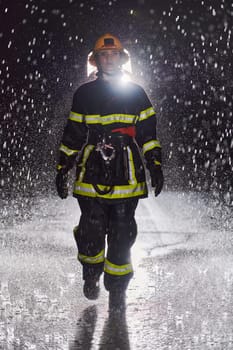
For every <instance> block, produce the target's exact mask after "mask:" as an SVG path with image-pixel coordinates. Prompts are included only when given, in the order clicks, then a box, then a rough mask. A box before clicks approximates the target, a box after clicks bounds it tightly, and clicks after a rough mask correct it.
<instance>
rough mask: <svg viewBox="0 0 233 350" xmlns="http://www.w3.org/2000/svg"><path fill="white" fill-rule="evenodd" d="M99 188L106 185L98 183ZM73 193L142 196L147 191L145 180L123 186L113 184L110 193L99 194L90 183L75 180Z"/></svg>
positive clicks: (95, 195)
mask: <svg viewBox="0 0 233 350" xmlns="http://www.w3.org/2000/svg"><path fill="white" fill-rule="evenodd" d="M98 187H99V188H100V189H101V190H105V189H106V186H103V185H98ZM73 192H74V194H78V195H83V196H87V197H101V198H109V199H114V198H131V197H137V196H142V195H144V194H146V193H147V187H146V183H145V182H141V183H137V184H130V185H125V186H114V187H113V190H112V191H111V192H110V193H107V194H105V195H100V194H99V193H97V192H96V191H95V189H94V188H93V186H92V185H91V184H88V183H85V182H79V181H76V182H75V185H74V191H73Z"/></svg>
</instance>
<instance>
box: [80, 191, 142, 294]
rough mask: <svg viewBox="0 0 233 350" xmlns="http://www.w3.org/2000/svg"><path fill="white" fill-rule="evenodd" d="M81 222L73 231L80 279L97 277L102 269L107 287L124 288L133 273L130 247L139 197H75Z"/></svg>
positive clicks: (132, 241)
mask: <svg viewBox="0 0 233 350" xmlns="http://www.w3.org/2000/svg"><path fill="white" fill-rule="evenodd" d="M78 203H79V206H80V209H81V217H80V222H79V225H78V226H77V228H76V229H75V230H74V237H75V240H76V244H77V247H78V260H79V261H80V262H81V264H82V266H83V279H84V280H86V279H89V278H90V279H92V278H93V279H95V278H96V279H98V278H99V277H100V275H101V274H102V273H103V272H104V286H105V288H106V290H108V291H111V290H116V289H119V290H125V289H126V288H127V286H128V283H129V280H130V279H131V278H132V276H133V268H132V263H131V256H130V255H131V254H130V248H131V247H132V245H133V243H134V242H135V239H136V236H137V225H136V221H135V218H134V216H135V210H136V207H137V204H138V199H135V198H132V199H127V200H124V201H121V202H118V201H116V202H114V203H110V201H108V200H104V199H100V198H86V197H81V196H80V197H78Z"/></svg>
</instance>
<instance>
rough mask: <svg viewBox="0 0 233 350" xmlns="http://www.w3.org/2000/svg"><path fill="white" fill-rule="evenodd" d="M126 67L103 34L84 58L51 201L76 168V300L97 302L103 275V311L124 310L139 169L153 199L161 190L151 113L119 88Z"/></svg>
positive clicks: (128, 88) (139, 92) (145, 102)
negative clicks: (88, 75) (79, 282)
mask: <svg viewBox="0 0 233 350" xmlns="http://www.w3.org/2000/svg"><path fill="white" fill-rule="evenodd" d="M128 59H129V56H128V53H127V52H126V50H125V49H124V48H123V46H122V44H121V42H120V41H119V40H118V38H116V37H115V36H113V35H111V34H105V35H103V36H101V37H100V38H99V39H98V40H97V42H96V44H95V47H94V50H93V51H92V53H91V54H90V55H89V62H90V64H91V65H93V66H95V67H96V68H97V79H96V80H93V81H91V82H88V83H86V84H84V85H82V86H80V87H79V88H78V89H77V91H76V92H75V94H74V97H73V104H72V108H71V112H70V115H69V118H68V121H67V124H66V126H65V129H64V133H63V137H62V141H61V146H60V148H59V150H60V159H59V164H58V166H57V176H56V186H57V192H58V195H59V196H60V197H61V198H66V197H67V195H68V189H67V176H68V172H69V170H70V169H71V168H72V167H73V165H74V164H75V163H76V180H75V184H74V191H73V195H74V197H76V198H77V200H78V203H79V206H80V210H81V217H80V222H79V225H78V226H77V227H76V229H75V230H74V236H75V240H76V243H77V247H78V260H79V261H80V263H81V264H82V266H83V280H84V286H83V292H84V295H85V296H86V297H87V298H88V299H97V298H98V295H99V278H100V275H101V274H102V273H103V272H104V286H105V288H106V290H107V291H109V307H110V308H114V307H115V308H118V307H122V308H124V307H125V291H126V289H127V286H128V283H129V280H130V279H131V277H132V275H133V267H132V263H131V258H130V249H131V247H132V245H133V243H134V241H135V238H136V235H137V226H136V222H135V218H134V216H135V209H136V207H137V204H138V200H139V198H145V197H147V194H148V189H147V184H146V178H145V168H144V163H145V165H146V167H147V169H148V170H149V172H150V175H151V183H152V187H155V196H157V195H158V194H159V193H160V192H161V190H162V187H163V173H162V169H161V146H160V143H159V141H158V139H157V137H156V117H155V111H154V109H153V107H152V105H151V102H150V101H149V99H148V97H147V95H146V93H145V92H144V90H143V89H142V88H141V87H140V86H139V85H137V84H134V83H132V82H127V83H125V84H122V77H123V72H122V66H123V65H124V64H125V63H126V62H127V60H128ZM106 237H107V244H106V240H105V238H106Z"/></svg>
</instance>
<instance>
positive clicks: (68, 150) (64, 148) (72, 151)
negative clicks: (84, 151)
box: [59, 144, 78, 156]
mask: <svg viewBox="0 0 233 350" xmlns="http://www.w3.org/2000/svg"><path fill="white" fill-rule="evenodd" d="M59 150H60V151H62V152H64V153H65V154H66V155H67V156H72V155H73V154H76V153H78V150H76V149H71V148H69V147H67V146H65V145H63V144H61V146H60V148H59Z"/></svg>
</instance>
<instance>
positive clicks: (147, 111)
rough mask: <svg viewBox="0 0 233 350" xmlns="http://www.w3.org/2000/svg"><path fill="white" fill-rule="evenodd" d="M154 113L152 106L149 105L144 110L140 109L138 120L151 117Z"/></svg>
mask: <svg viewBox="0 0 233 350" xmlns="http://www.w3.org/2000/svg"><path fill="white" fill-rule="evenodd" d="M154 114H155V110H154V108H153V107H149V108H147V109H145V110H144V111H141V113H140V119H139V121H140V122H141V121H142V120H145V119H147V118H149V117H151V116H152V115H154Z"/></svg>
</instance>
